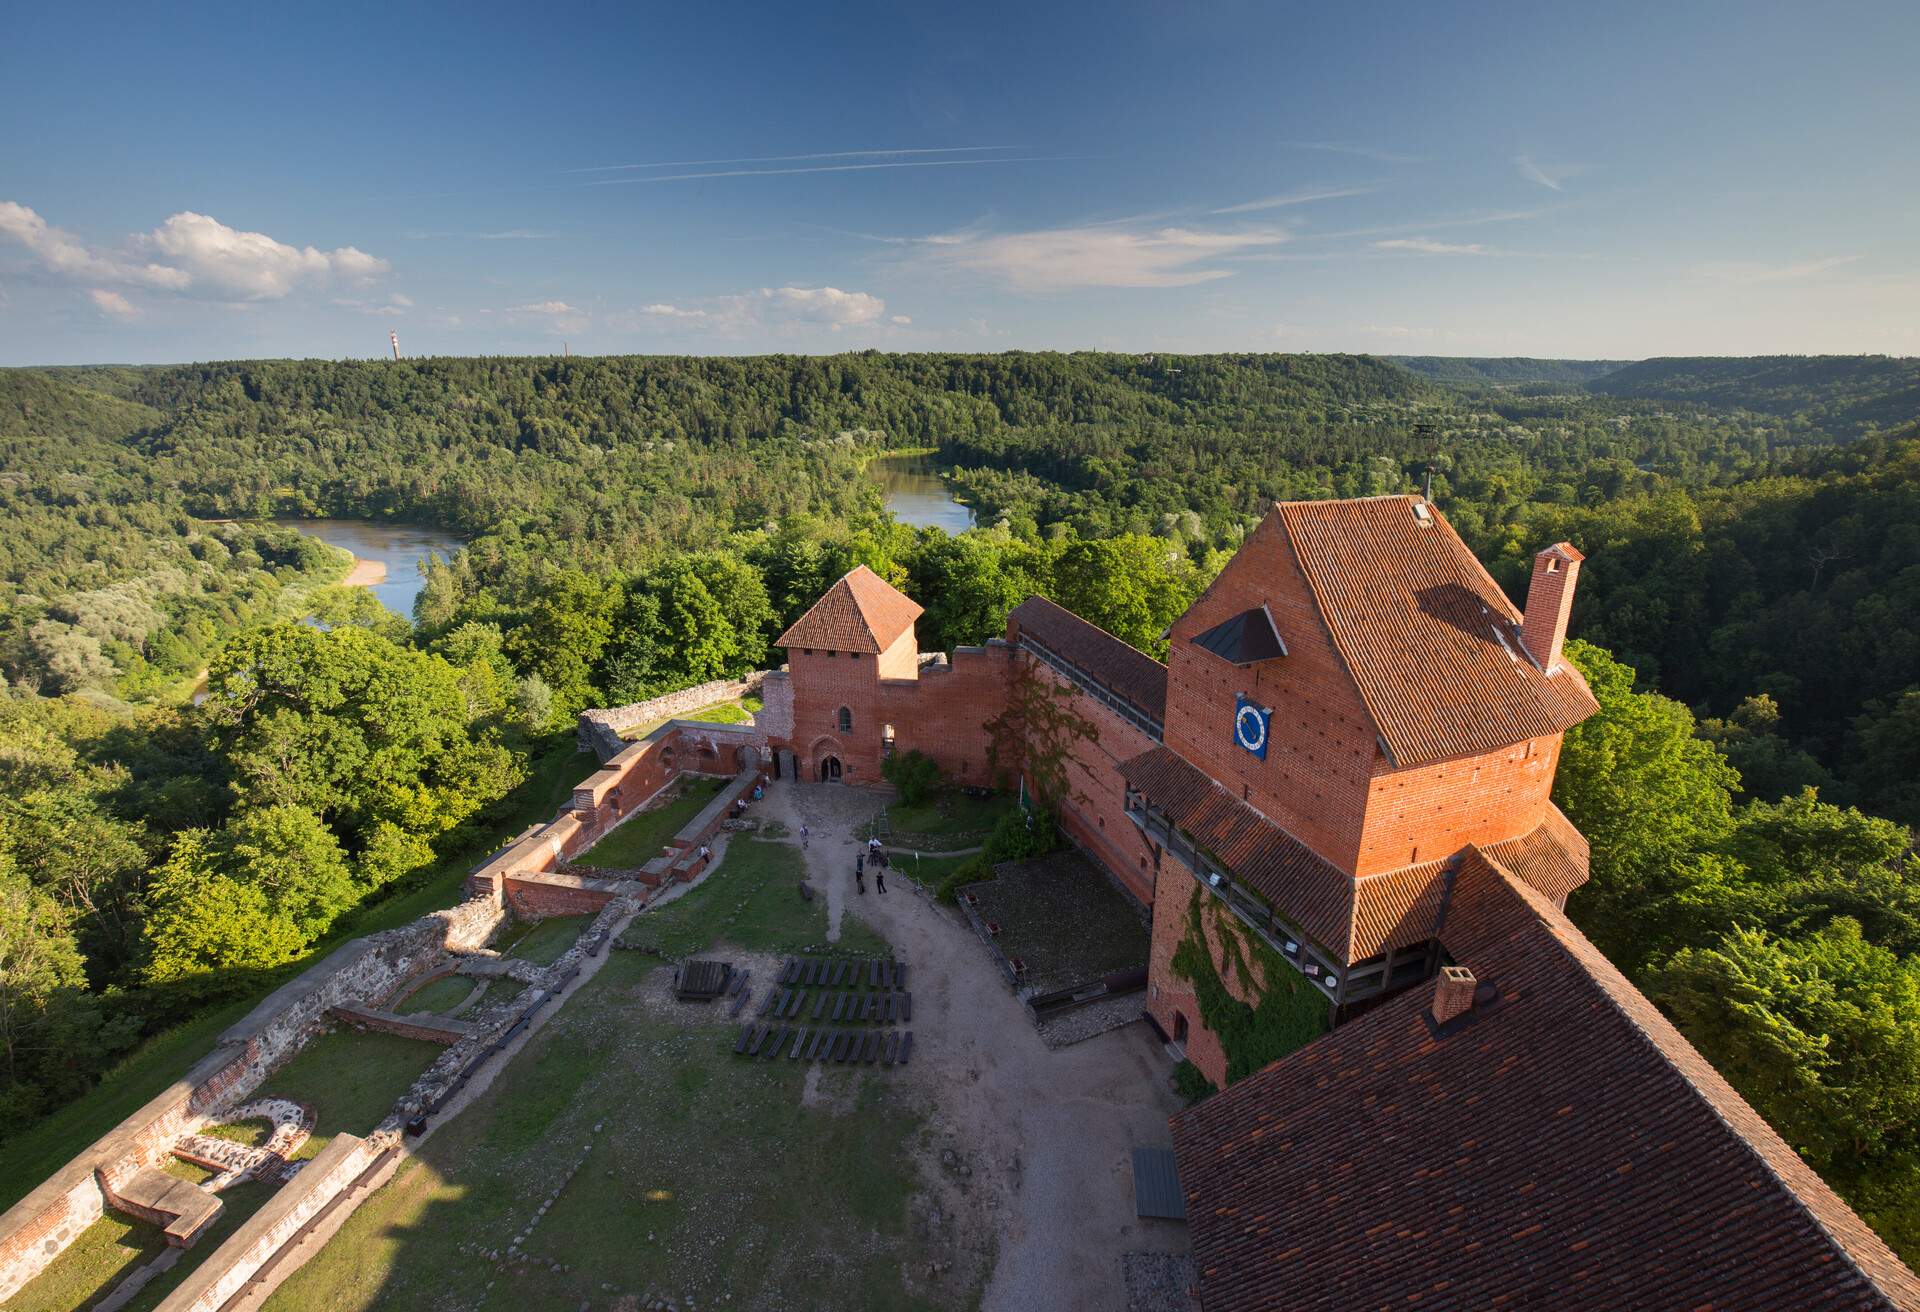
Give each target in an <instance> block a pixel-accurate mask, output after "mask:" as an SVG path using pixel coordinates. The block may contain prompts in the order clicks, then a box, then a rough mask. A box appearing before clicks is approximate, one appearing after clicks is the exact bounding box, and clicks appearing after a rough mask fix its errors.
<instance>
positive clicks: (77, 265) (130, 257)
mask: <svg viewBox="0 0 1920 1312" xmlns="http://www.w3.org/2000/svg"><path fill="white" fill-rule="evenodd" d="M0 235H4V236H8V237H11V238H13V239H14V240H15V241H17V242H19V243H20V244H21V245H23V246H25V247H26V248H27V249H28V250H29V251H31V252H32V253H33V254H34V256H35V257H36V258H38V259H39V261H40V263H41V264H42V265H44V266H45V267H46V268H47V270H48V271H49V272H52V273H55V274H58V275H61V276H64V277H70V278H74V279H76V280H80V281H84V282H88V283H92V284H96V285H98V284H102V283H110V284H118V285H121V286H131V287H146V288H150V289H153V290H156V291H170V292H181V293H186V294H189V295H193V296H203V297H209V298H212V299H216V300H243V301H258V300H278V299H280V298H281V297H284V296H287V295H289V294H290V293H291V292H293V291H294V290H295V289H296V288H299V287H311V286H322V285H326V284H328V283H333V282H342V283H347V284H353V285H364V284H366V283H370V282H372V281H374V280H375V279H377V278H378V277H379V276H380V275H382V274H385V273H387V272H388V271H389V269H390V268H391V266H390V265H389V264H388V263H387V262H386V261H385V260H383V259H380V258H378V257H377V256H373V255H369V254H367V253H366V252H365V251H362V250H358V249H356V248H355V247H352V246H342V247H339V248H338V249H336V250H332V251H322V250H318V249H316V248H314V247H312V246H289V245H287V244H286V243H285V242H281V241H276V240H274V239H273V238H272V237H269V236H267V235H266V234H265V233H261V232H241V231H240V230H238V229H236V228H230V227H228V226H227V225H226V224H224V223H221V222H220V221H219V220H218V219H214V218H210V217H208V216H207V215H205V214H195V213H193V212H192V211H190V210H189V211H182V212H181V213H179V214H175V215H173V216H172V217H171V218H169V219H168V220H167V221H166V222H165V223H163V224H161V225H160V226H159V227H158V228H155V229H154V230H153V231H152V232H149V233H145V234H139V235H135V236H133V237H129V238H128V239H127V240H126V241H125V242H124V243H123V250H122V251H121V252H114V251H107V250H101V249H99V248H96V247H92V246H89V245H87V244H86V243H85V242H83V241H82V240H81V239H80V238H78V237H76V236H74V235H73V234H72V233H69V232H66V231H64V230H62V229H60V228H56V227H53V226H52V225H50V224H49V223H47V221H46V220H45V219H43V218H41V217H40V216H39V215H38V214H36V213H35V212H34V211H33V210H31V209H29V208H27V207H26V206H24V205H21V204H18V203H17V202H14V201H0Z"/></svg>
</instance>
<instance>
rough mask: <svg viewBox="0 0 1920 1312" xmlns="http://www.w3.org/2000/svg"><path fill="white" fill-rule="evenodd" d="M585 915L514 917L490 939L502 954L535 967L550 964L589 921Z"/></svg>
mask: <svg viewBox="0 0 1920 1312" xmlns="http://www.w3.org/2000/svg"><path fill="white" fill-rule="evenodd" d="M591 919H592V918H591V917H589V916H549V917H548V918H547V919H545V920H534V921H525V920H518V921H515V922H514V923H513V924H511V925H509V926H507V928H506V929H505V930H503V931H502V932H501V934H500V937H499V938H498V939H497V940H496V941H495V942H494V947H495V948H497V949H498V950H499V952H500V955H501V956H503V957H517V958H519V959H520V960H521V961H531V962H532V963H533V964H534V965H536V966H551V965H552V964H553V963H554V962H556V961H558V960H560V958H561V957H563V956H565V955H566V952H567V949H568V948H570V947H572V946H573V944H574V941H575V940H576V939H578V938H579V937H580V935H581V933H582V932H583V931H584V930H585V929H586V927H587V925H588V924H589V923H590V922H591Z"/></svg>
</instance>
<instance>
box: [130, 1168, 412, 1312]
mask: <svg viewBox="0 0 1920 1312" xmlns="http://www.w3.org/2000/svg"><path fill="white" fill-rule="evenodd" d="M380 1152H381V1148H380V1147H379V1146H377V1145H375V1144H373V1143H370V1142H368V1141H367V1140H365V1139H361V1138H359V1137H358V1136H356V1135H351V1134H337V1135H335V1136H334V1137H333V1138H332V1139H331V1140H330V1141H329V1142H328V1144H327V1146H326V1147H325V1148H322V1149H321V1150H320V1152H319V1153H318V1154H317V1155H316V1156H315V1157H314V1159H313V1160H312V1161H310V1162H308V1163H307V1164H306V1166H305V1167H303V1168H302V1169H301V1171H300V1174H298V1175H296V1176H294V1177H293V1179H292V1180H291V1181H289V1182H288V1183H286V1184H284V1185H282V1186H281V1187H280V1189H279V1190H278V1191H277V1192H276V1193H275V1194H274V1196H273V1197H272V1198H271V1199H269V1200H268V1201H267V1203H266V1205H265V1206H263V1207H262V1208H261V1209H260V1210H259V1211H258V1212H255V1213H254V1214H253V1215H252V1216H250V1217H248V1218H247V1220H246V1222H245V1224H243V1225H241V1226H240V1228H239V1229H237V1230H235V1231H234V1232H233V1234H232V1235H231V1236H230V1237H229V1238H228V1239H227V1241H226V1242H225V1243H223V1244H221V1245H220V1247H219V1248H217V1249H215V1250H214V1251H213V1252H212V1253H210V1254H208V1255H207V1257H206V1258H205V1259H204V1260H203V1261H202V1262H201V1263H200V1265H199V1266H197V1267H195V1268H194V1269H193V1271H192V1272H191V1273H190V1274H189V1275H188V1276H187V1278H186V1279H185V1280H183V1281H181V1282H180V1285H179V1287H178V1288H176V1289H175V1290H174V1291H173V1292H172V1293H171V1294H169V1295H167V1297H166V1298H164V1299H162V1300H161V1302H160V1312H217V1309H219V1308H221V1307H223V1306H224V1305H225V1304H226V1303H227V1301H228V1300H229V1299H231V1298H232V1297H233V1296H234V1295H235V1294H238V1293H239V1292H240V1290H241V1288H242V1287H243V1286H244V1285H246V1283H247V1282H248V1281H249V1280H251V1279H252V1278H253V1275H254V1273H255V1272H257V1271H258V1270H259V1269H260V1268H261V1266H263V1265H264V1264H265V1263H266V1262H267V1261H268V1259H270V1258H271V1257H273V1255H274V1254H275V1253H277V1252H279V1251H280V1248H281V1246H282V1245H284V1244H285V1243H286V1242H287V1241H288V1240H289V1239H291V1238H292V1237H293V1236H294V1234H295V1233H297V1232H298V1231H299V1230H300V1229H301V1227H303V1226H305V1225H306V1224H307V1222H308V1221H310V1220H311V1219H312V1218H313V1217H314V1216H315V1215H316V1214H318V1213H319V1212H320V1211H321V1210H322V1209H324V1208H325V1207H327V1206H328V1205H329V1204H331V1203H332V1202H333V1201H334V1200H335V1199H336V1198H338V1197H339V1196H340V1195H341V1194H342V1193H344V1192H346V1191H347V1190H348V1189H350V1188H351V1187H352V1186H353V1183H354V1181H355V1180H356V1179H358V1178H359V1177H360V1176H361V1175H362V1174H363V1173H364V1172H366V1171H367V1169H368V1168H369V1167H371V1166H372V1165H373V1164H374V1162H375V1159H376V1158H377V1157H379V1155H380Z"/></svg>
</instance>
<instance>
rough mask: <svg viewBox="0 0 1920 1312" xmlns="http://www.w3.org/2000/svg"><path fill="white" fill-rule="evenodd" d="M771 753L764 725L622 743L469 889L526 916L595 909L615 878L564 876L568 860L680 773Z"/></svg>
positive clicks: (693, 726)
mask: <svg viewBox="0 0 1920 1312" xmlns="http://www.w3.org/2000/svg"><path fill="white" fill-rule="evenodd" d="M709 686H712V685H709ZM589 714H593V712H589ZM767 751H768V747H767V735H766V732H765V731H764V730H763V729H761V728H760V727H758V726H757V725H729V724H706V723H702V722H699V721H693V720H673V721H670V722H668V723H667V724H664V725H661V726H660V728H658V729H656V730H654V731H653V732H652V733H650V734H648V735H647V736H646V737H645V738H643V739H641V740H640V741H638V742H633V743H625V744H623V745H622V747H621V749H620V751H619V752H618V753H616V754H615V755H614V756H613V757H611V758H610V759H608V760H607V761H606V763H605V764H604V765H602V766H601V768H600V769H599V770H597V771H595V772H594V773H593V774H591V775H589V776H587V778H586V779H584V780H582V781H581V782H580V784H579V785H578V786H577V787H576V788H575V789H574V790H573V797H572V800H571V802H570V803H569V805H568V806H567V808H566V809H565V810H563V811H561V812H560V814H559V815H557V816H555V817H554V818H553V819H552V820H550V821H548V822H547V823H546V824H544V825H540V826H539V827H537V828H535V829H533V830H532V831H530V832H529V833H527V834H525V835H523V836H522V837H521V838H519V839H517V840H516V841H515V842H514V843H513V844H511V845H510V846H509V847H507V848H506V849H505V850H504V851H502V852H501V853H500V854H499V855H497V856H495V857H494V858H493V859H491V860H490V861H488V862H487V863H486V864H485V865H483V866H481V867H480V868H479V869H478V870H476V871H474V872H473V874H472V875H471V876H469V877H468V881H467V888H468V891H469V893H470V894H473V895H475V896H487V897H494V898H498V899H501V900H503V901H505V902H507V903H508V904H510V905H511V906H512V908H513V909H514V911H515V912H516V914H519V915H521V916H526V917H534V918H541V917H546V916H560V915H582V914H587V915H590V914H593V913H594V912H597V911H599V910H600V909H601V908H602V907H604V906H606V904H607V903H608V901H609V900H611V898H612V897H613V896H615V890H614V889H612V888H610V887H607V885H608V884H609V883H610V882H611V881H607V880H597V879H582V878H580V877H578V876H575V875H568V874H563V873H558V872H560V871H561V869H562V867H563V866H564V865H566V864H567V863H568V862H570V861H571V860H572V859H573V858H574V857H577V856H579V855H580V854H581V853H583V852H585V851H586V850H587V849H589V848H591V847H592V846H593V845H594V844H595V843H597V842H599V841H600V840H601V839H602V838H604V837H605V836H606V835H607V833H608V831H610V830H611V829H613V828H614V827H615V826H616V825H618V824H619V823H620V822H621V821H622V820H625V819H626V818H627V817H628V816H630V815H632V814H633V813H634V812H635V811H638V810H641V809H643V808H645V807H646V806H647V805H649V804H650V803H651V802H652V801H653V800H654V799H655V798H656V797H658V796H659V795H660V792H661V790H662V789H664V788H666V787H667V786H668V785H669V784H671V783H672V782H673V781H674V780H675V779H677V778H679V777H680V776H681V775H706V776H718V777H722V778H730V777H732V776H734V775H737V774H738V773H739V772H740V771H741V770H742V769H746V768H750V767H752V766H754V765H759V764H761V763H763V762H765V760H766V759H767ZM716 827H717V826H716ZM710 836H711V835H710V834H708V835H702V836H700V837H696V838H695V839H694V840H693V841H695V842H699V841H702V839H703V838H705V837H710Z"/></svg>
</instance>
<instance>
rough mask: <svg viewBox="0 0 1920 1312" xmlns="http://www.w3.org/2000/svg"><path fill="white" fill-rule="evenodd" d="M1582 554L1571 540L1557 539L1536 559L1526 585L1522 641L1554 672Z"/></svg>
mask: <svg viewBox="0 0 1920 1312" xmlns="http://www.w3.org/2000/svg"><path fill="white" fill-rule="evenodd" d="M1585 559H1586V557H1585V556H1583V555H1581V554H1580V553H1579V552H1578V551H1577V550H1575V549H1574V546H1573V544H1572V543H1570V542H1556V543H1554V544H1553V545H1552V546H1550V547H1548V548H1547V549H1546V550H1545V551H1542V552H1540V553H1539V554H1538V555H1536V556H1535V557H1534V558H1533V581H1532V582H1530V583H1528V584H1527V610H1526V614H1525V616H1524V617H1523V620H1522V623H1521V625H1520V640H1521V641H1522V642H1524V643H1526V645H1527V654H1528V655H1529V656H1531V657H1533V663H1534V664H1535V665H1538V666H1539V667H1540V668H1541V669H1543V670H1546V671H1548V672H1549V673H1551V672H1552V671H1553V668H1554V667H1555V666H1556V665H1558V664H1559V663H1560V648H1561V646H1562V644H1564V643H1565V642H1566V640H1567V616H1569V615H1571V614H1572V613H1573V584H1574V580H1576V579H1578V578H1579V577H1580V562H1581V561H1583V560H1585Z"/></svg>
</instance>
